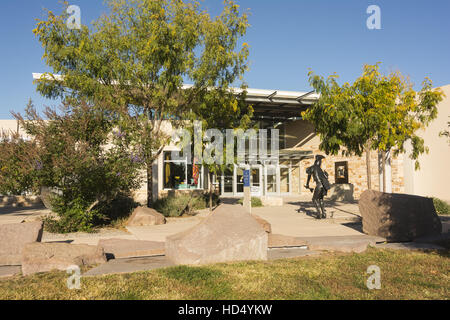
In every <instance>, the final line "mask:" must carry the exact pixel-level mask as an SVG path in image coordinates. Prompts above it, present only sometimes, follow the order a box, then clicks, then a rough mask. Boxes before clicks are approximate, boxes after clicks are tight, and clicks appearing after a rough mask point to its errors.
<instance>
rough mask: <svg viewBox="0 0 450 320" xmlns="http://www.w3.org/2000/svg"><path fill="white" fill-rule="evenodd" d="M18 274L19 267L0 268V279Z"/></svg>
mask: <svg viewBox="0 0 450 320" xmlns="http://www.w3.org/2000/svg"><path fill="white" fill-rule="evenodd" d="M19 274H20V266H0V279H2V278H10V277H14V276H17V275H19Z"/></svg>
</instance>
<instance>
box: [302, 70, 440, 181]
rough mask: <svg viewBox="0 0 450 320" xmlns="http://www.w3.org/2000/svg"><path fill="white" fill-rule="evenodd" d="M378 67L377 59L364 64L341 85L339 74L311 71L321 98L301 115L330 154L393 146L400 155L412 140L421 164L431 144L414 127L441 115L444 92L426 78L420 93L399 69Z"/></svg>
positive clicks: (413, 157) (418, 127) (312, 83)
mask: <svg viewBox="0 0 450 320" xmlns="http://www.w3.org/2000/svg"><path fill="white" fill-rule="evenodd" d="M379 68H380V66H379V64H376V65H372V66H371V65H366V66H364V70H363V74H362V76H361V77H359V78H358V79H356V81H355V82H354V83H353V84H349V83H345V84H343V85H339V84H338V82H337V78H338V76H337V75H336V74H334V75H331V76H330V77H328V79H326V80H325V79H324V78H323V77H320V76H317V75H315V74H314V73H313V72H312V71H311V72H310V73H309V81H310V84H311V86H312V87H314V89H315V90H316V92H318V93H320V98H319V100H318V102H317V103H316V104H315V105H314V106H313V107H312V108H310V109H308V110H307V111H306V112H304V113H302V116H303V118H304V119H305V120H308V121H311V122H312V123H313V124H314V125H315V127H316V131H317V133H319V134H320V138H321V144H320V149H321V150H323V151H325V152H326V153H327V154H333V155H336V154H338V153H339V151H341V150H342V152H343V153H344V154H346V155H351V154H356V155H358V156H361V155H362V154H363V152H366V153H368V152H370V150H377V151H380V152H388V151H390V150H391V149H393V151H394V154H395V155H397V154H399V153H404V152H405V151H406V150H405V145H406V142H408V141H410V142H411V145H412V152H411V154H410V158H411V159H414V160H416V169H418V168H419V162H418V161H417V159H418V157H419V155H420V154H422V153H424V152H428V148H427V147H426V146H425V145H424V140H423V139H422V138H421V137H420V136H418V135H417V134H416V132H417V131H418V130H419V129H423V128H425V127H426V126H427V125H428V124H429V123H430V122H431V121H432V120H433V119H435V118H436V117H437V107H436V106H437V104H438V103H439V102H440V101H442V99H443V97H444V93H443V92H442V90H440V89H432V82H431V80H430V79H428V78H426V79H425V80H424V81H423V83H422V89H421V90H420V91H419V92H416V91H415V90H414V89H413V86H412V84H411V83H410V82H409V81H408V79H406V78H405V77H403V76H402V75H401V74H400V73H399V72H394V73H391V74H389V75H387V76H384V75H382V74H381V73H380V72H379ZM341 148H343V149H341ZM368 171H369V168H368ZM369 187H370V186H369Z"/></svg>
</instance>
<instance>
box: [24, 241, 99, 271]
mask: <svg viewBox="0 0 450 320" xmlns="http://www.w3.org/2000/svg"><path fill="white" fill-rule="evenodd" d="M105 262H106V255H105V253H104V251H103V249H102V248H100V247H98V246H90V245H86V244H68V243H30V244H27V245H25V248H24V249H23V252H22V273H23V275H24V276H26V275H30V274H34V273H38V272H49V271H52V270H61V271H66V270H67V268H69V267H70V266H73V265H77V266H79V267H81V266H90V265H97V264H102V263H105Z"/></svg>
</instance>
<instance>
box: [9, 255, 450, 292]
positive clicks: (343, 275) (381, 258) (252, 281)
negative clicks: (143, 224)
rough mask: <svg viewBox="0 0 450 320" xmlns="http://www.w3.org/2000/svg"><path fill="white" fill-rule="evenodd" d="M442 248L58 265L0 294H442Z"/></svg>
mask: <svg viewBox="0 0 450 320" xmlns="http://www.w3.org/2000/svg"><path fill="white" fill-rule="evenodd" d="M449 257H450V255H449V252H448V251H447V252H409V251H394V250H379V249H373V248H372V249H369V250H368V251H367V252H366V253H363V254H326V255H322V256H311V257H304V258H298V259H286V260H278V261H268V262H240V263H228V264H217V265H210V266H203V267H186V266H179V267H172V268H167V269H160V270H153V271H148V272H139V273H133V274H126V275H112V276H103V277H92V278H91V277H89V278H82V281H81V282H82V289H81V290H69V289H67V287H66V281H67V277H68V275H67V274H66V273H64V272H53V273H46V274H39V275H35V276H30V277H16V278H13V279H9V280H3V281H0V299H89V300H91V299H108V300H109V299H120V300H126V299H132V300H137V299H172V300H175V299H224V300H227V299H251V300H253V299H267V300H271V299H277V300H278V299H287V300H290V299H448V297H449V296H450V259H449ZM370 265H377V266H379V267H380V269H381V283H382V289H381V290H373V291H370V290H368V289H367V287H366V280H367V278H368V276H369V275H368V274H366V270H367V267H368V266H370Z"/></svg>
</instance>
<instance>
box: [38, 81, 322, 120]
mask: <svg viewBox="0 0 450 320" xmlns="http://www.w3.org/2000/svg"><path fill="white" fill-rule="evenodd" d="M42 78H45V79H49V80H56V81H63V79H64V78H63V76H62V75H51V74H49V73H33V79H34V80H39V79H42ZM190 87H192V85H188V84H186V85H184V86H183V88H190ZM230 90H231V91H232V92H233V93H234V94H235V95H239V94H241V93H242V92H243V89H241V88H231V89H230ZM246 91H247V97H246V101H247V102H248V103H249V104H251V105H252V106H253V109H254V118H255V119H260V120H263V119H272V120H282V121H286V120H289V119H291V120H294V119H300V117H301V113H302V112H303V111H305V110H307V109H308V108H309V107H310V106H311V105H313V104H314V103H315V102H316V101H317V100H318V99H319V95H318V94H317V93H315V92H314V91H310V92H302V91H280V90H263V89H252V88H247V89H246Z"/></svg>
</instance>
